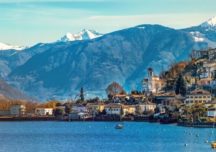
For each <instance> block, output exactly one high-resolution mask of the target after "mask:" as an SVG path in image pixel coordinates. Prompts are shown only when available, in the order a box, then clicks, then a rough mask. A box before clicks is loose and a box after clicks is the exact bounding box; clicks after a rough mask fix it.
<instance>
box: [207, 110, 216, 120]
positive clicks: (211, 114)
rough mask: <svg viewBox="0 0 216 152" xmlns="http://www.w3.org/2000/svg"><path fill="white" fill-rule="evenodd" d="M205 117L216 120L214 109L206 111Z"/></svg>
mask: <svg viewBox="0 0 216 152" xmlns="http://www.w3.org/2000/svg"><path fill="white" fill-rule="evenodd" d="M207 116H208V117H215V118H216V108H209V109H208V110H207Z"/></svg>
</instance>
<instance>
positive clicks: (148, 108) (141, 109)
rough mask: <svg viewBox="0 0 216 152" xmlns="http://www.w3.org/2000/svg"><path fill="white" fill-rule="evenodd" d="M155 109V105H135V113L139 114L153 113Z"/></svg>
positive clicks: (150, 103) (146, 103)
mask: <svg viewBox="0 0 216 152" xmlns="http://www.w3.org/2000/svg"><path fill="white" fill-rule="evenodd" d="M155 108H156V104H155V103H152V102H145V103H142V104H138V105H136V112H137V113H139V114H143V113H148V112H153V111H154V110H155Z"/></svg>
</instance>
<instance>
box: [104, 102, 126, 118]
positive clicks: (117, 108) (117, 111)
mask: <svg viewBox="0 0 216 152" xmlns="http://www.w3.org/2000/svg"><path fill="white" fill-rule="evenodd" d="M104 109H105V111H106V114H107V115H123V109H122V105H121V104H118V103H110V104H107V105H105V107H104Z"/></svg>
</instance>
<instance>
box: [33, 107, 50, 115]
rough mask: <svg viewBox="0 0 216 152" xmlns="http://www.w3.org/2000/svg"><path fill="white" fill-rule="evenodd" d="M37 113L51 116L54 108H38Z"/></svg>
mask: <svg viewBox="0 0 216 152" xmlns="http://www.w3.org/2000/svg"><path fill="white" fill-rule="evenodd" d="M35 114H36V115H38V116H51V115H53V108H36V109H35Z"/></svg>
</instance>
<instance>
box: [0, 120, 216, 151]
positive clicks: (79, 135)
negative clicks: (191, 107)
mask: <svg viewBox="0 0 216 152" xmlns="http://www.w3.org/2000/svg"><path fill="white" fill-rule="evenodd" d="M115 125H116V123H115V122H0V152H208V151H215V152H216V150H212V149H211V146H210V144H209V143H206V141H207V140H208V141H213V140H216V129H195V128H185V127H178V126H175V125H160V124H155V123H144V122H124V129H122V130H117V129H115V128H114V127H115ZM185 144H187V146H185Z"/></svg>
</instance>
